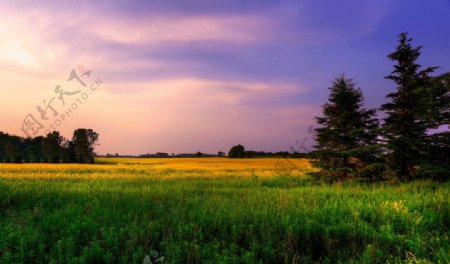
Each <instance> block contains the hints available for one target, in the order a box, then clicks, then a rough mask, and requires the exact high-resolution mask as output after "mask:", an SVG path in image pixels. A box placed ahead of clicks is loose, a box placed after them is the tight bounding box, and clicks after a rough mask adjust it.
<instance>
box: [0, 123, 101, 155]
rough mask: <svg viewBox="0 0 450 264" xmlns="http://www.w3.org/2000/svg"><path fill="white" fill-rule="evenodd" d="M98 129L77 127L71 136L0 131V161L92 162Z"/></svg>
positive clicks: (57, 133) (52, 133) (53, 133)
mask: <svg viewBox="0 0 450 264" xmlns="http://www.w3.org/2000/svg"><path fill="white" fill-rule="evenodd" d="M98 137H99V135H98V133H96V132H95V131H93V130H92V129H84V128H80V129H77V130H75V131H74V133H73V137H72V139H71V140H67V139H65V138H64V137H63V136H61V134H60V133H59V132H56V131H54V132H51V133H49V134H47V135H46V136H45V137H43V136H39V137H35V138H22V137H18V136H14V135H9V134H6V133H3V132H0V162H5V163H41V162H42V163H95V160H94V156H95V153H94V148H95V146H96V145H97V141H98Z"/></svg>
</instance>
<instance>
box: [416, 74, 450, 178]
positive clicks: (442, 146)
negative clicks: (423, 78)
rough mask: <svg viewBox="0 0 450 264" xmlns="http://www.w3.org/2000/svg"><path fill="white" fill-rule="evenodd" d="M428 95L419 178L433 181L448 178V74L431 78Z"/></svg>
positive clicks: (449, 148)
mask: <svg viewBox="0 0 450 264" xmlns="http://www.w3.org/2000/svg"><path fill="white" fill-rule="evenodd" d="M427 94H428V102H429V107H428V112H427V116H428V121H429V129H431V131H428V133H427V142H426V147H427V148H426V156H425V157H424V159H423V162H422V164H421V166H420V169H419V173H418V174H419V176H422V177H430V178H434V179H448V178H449V177H450V131H449V124H450V73H446V74H442V75H440V76H438V77H434V78H432V90H431V92H429V93H427Z"/></svg>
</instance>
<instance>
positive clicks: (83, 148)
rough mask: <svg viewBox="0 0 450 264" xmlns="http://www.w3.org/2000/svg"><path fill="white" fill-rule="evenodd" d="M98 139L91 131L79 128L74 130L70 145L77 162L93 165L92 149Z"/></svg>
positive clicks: (93, 154)
mask: <svg viewBox="0 0 450 264" xmlns="http://www.w3.org/2000/svg"><path fill="white" fill-rule="evenodd" d="M98 137H99V135H98V133H97V132H95V131H94V130H92V129H85V128H79V129H77V130H75V132H74V133H73V138H72V144H73V148H74V153H75V155H76V160H77V162H79V163H95V159H94V156H95V153H94V148H95V146H96V145H97V141H98Z"/></svg>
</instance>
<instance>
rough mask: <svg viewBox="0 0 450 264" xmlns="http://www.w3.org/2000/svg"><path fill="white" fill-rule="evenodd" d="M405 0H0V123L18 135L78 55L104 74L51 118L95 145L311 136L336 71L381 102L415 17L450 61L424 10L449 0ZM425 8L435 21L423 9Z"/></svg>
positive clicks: (265, 145) (128, 148) (179, 145)
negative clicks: (401, 39) (393, 57)
mask: <svg viewBox="0 0 450 264" xmlns="http://www.w3.org/2000/svg"><path fill="white" fill-rule="evenodd" d="M405 5H406V4H405V3H400V2H395V3H394V2H392V1H387V0H382V1H355V0H344V1H339V2H337V1H331V0H329V1H324V2H321V3H320V4H319V3H318V2H317V1H290V0H286V1H284V0H282V1H259V0H248V1H245V2H242V1H237V0H229V1H221V0H219V1H175V2H172V1H119V0H117V1H116V0H113V1H107V2H104V1H88V0H83V1H50V0H43V1H31V0H19V1H2V2H1V3H0V36H1V38H0V67H1V69H2V70H1V71H0V80H1V83H0V84H1V86H0V87H1V88H0V111H1V113H9V114H8V115H5V114H3V115H2V117H1V119H0V123H1V124H3V126H2V128H0V130H4V131H6V132H9V133H14V134H21V131H20V129H19V127H20V124H21V122H22V121H23V118H24V116H25V115H27V114H28V113H35V112H36V106H37V105H38V104H41V103H42V102H43V100H45V99H48V98H49V97H52V96H54V88H55V86H56V85H66V84H67V82H66V80H67V78H68V74H69V72H70V70H71V69H74V68H76V67H77V66H79V65H83V66H84V67H85V68H87V69H89V70H92V72H93V75H95V76H98V77H101V78H102V80H104V85H103V86H102V87H101V89H99V90H98V91H96V92H95V93H93V94H92V95H90V97H89V100H88V101H86V104H84V105H83V107H82V108H81V107H80V109H79V110H78V111H77V112H76V114H74V115H73V116H72V117H71V118H70V120H68V121H67V122H65V123H64V125H63V126H61V127H59V128H58V129H60V130H61V131H62V132H63V133H64V134H65V135H66V136H69V135H70V133H71V131H72V130H73V129H74V128H77V127H92V128H94V129H95V130H98V131H99V132H100V135H101V146H100V148H99V151H100V152H101V153H105V152H121V153H135V154H137V153H140V152H151V151H160V150H161V151H173V152H189V151H211V152H215V151H217V150H218V149H217V148H220V150H223V151H226V150H227V149H226V148H227V147H228V146H229V145H231V144H235V143H237V142H241V143H243V144H244V143H245V144H248V145H249V146H250V147H252V148H258V146H259V148H260V149H267V150H286V149H287V148H288V146H289V145H290V144H293V143H295V140H298V139H299V137H300V138H301V137H304V136H307V134H305V133H306V132H305V131H306V130H307V128H308V127H309V126H310V125H312V124H314V120H313V117H314V116H315V115H318V114H320V105H321V104H323V103H324V102H325V100H326V98H327V87H328V86H329V84H330V81H331V80H332V79H333V78H334V77H336V76H337V75H339V74H341V73H342V72H345V73H347V74H349V76H350V77H353V76H355V77H356V81H357V83H358V85H360V86H361V87H362V88H363V90H364V92H365V94H366V95H367V96H366V98H367V100H368V102H369V104H371V105H373V106H377V105H379V104H380V102H382V101H384V100H385V99H384V94H386V93H387V92H388V91H389V89H391V88H392V87H391V86H389V85H390V84H389V83H388V82H387V81H386V80H384V79H383V76H385V75H386V74H387V73H388V72H389V71H390V65H389V62H388V61H387V60H386V59H385V57H386V54H387V53H388V52H389V51H390V50H392V48H393V47H394V45H395V38H396V34H398V33H399V32H401V31H406V30H410V28H412V26H411V25H413V24H414V23H416V21H419V20H420V21H423V23H424V24H426V25H427V26H426V27H424V28H426V29H423V30H422V29H415V32H411V33H412V35H413V37H415V36H416V35H417V37H418V39H419V40H420V42H419V44H423V45H424V46H425V47H426V48H427V47H429V50H427V52H429V53H428V54H434V55H433V56H434V57H430V58H433V62H431V63H426V64H429V65H441V66H443V67H446V66H447V68H448V67H449V65H450V61H449V60H448V59H447V58H449V57H450V56H445V54H447V53H448V52H447V50H448V46H449V45H450V39H449V38H448V37H443V36H447V35H449V36H450V32H446V31H445V30H444V32H439V34H437V33H436V34H435V36H440V38H439V41H436V40H435V41H432V40H430V41H428V37H427V36H428V34H429V31H430V30H431V31H432V30H437V28H439V27H440V26H439V27H436V25H435V22H433V19H440V20H439V21H441V22H440V25H441V24H443V22H442V21H444V22H448V16H447V15H448V12H447V11H449V9H450V7H449V6H450V5H447V4H445V5H444V4H443V3H437V4H435V6H434V5H427V4H425V3H423V4H420V5H419V4H417V7H412V6H408V8H406V6H405ZM428 9H429V10H433V12H434V13H436V16H435V17H433V19H427V17H426V16H425V15H423V12H421V10H428ZM405 10H407V11H408V12H406V11H405ZM430 13H431V11H430ZM413 28H417V27H413ZM435 28H436V29H435ZM427 41H428V42H427ZM433 45H434V46H433ZM437 54H438V55H437ZM427 58H428V57H424V60H425V61H424V62H427ZM428 60H431V59H428ZM124 134H127V135H129V138H131V139H130V140H126V141H125V140H123V139H122V136H123V135H124Z"/></svg>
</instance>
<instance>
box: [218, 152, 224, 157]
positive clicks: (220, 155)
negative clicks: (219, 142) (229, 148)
mask: <svg viewBox="0 0 450 264" xmlns="http://www.w3.org/2000/svg"><path fill="white" fill-rule="evenodd" d="M217 156H219V157H224V156H225V152H223V151H219V152H217Z"/></svg>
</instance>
